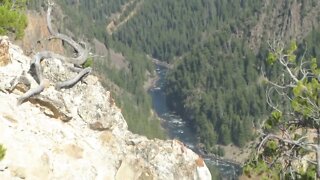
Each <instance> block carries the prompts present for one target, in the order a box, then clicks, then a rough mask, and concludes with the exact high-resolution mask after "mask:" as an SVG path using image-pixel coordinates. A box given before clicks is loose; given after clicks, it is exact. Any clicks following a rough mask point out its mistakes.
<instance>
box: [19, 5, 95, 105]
mask: <svg viewBox="0 0 320 180" xmlns="http://www.w3.org/2000/svg"><path fill="white" fill-rule="evenodd" d="M53 5H54V3H52V2H48V10H47V26H48V30H49V32H50V34H51V36H52V37H50V39H52V38H55V39H61V40H62V41H65V42H67V43H68V44H69V45H71V46H72V47H73V48H74V49H75V50H76V51H77V57H65V56H63V55H60V54H57V53H54V52H52V51H42V52H38V53H36V54H35V56H34V57H33V61H32V63H31V66H30V72H34V74H33V75H34V78H35V80H36V81H37V83H38V84H39V86H38V87H36V88H34V89H30V90H29V91H27V92H26V93H25V94H24V95H22V96H21V97H20V98H18V104H21V103H23V102H24V101H26V100H27V99H28V98H29V97H32V96H34V95H37V94H40V93H41V92H42V91H43V90H44V89H45V87H46V84H48V82H47V80H45V79H43V74H42V73H43V72H42V67H41V61H42V60H44V59H49V58H55V59H60V60H61V61H63V62H68V63H72V64H74V65H76V66H81V65H82V64H84V63H85V61H86V60H87V58H88V55H89V52H90V48H88V47H87V46H86V44H85V43H84V42H81V44H83V46H81V44H80V43H77V42H75V41H74V40H73V39H72V38H71V37H69V36H67V35H64V34H61V33H58V32H55V31H54V30H53V28H52V24H51V21H52V20H51V12H52V7H53ZM77 71H78V72H79V74H78V75H77V76H75V77H74V78H72V79H70V80H66V81H63V82H58V83H56V85H55V87H56V89H61V88H69V87H71V86H73V85H75V84H76V83H77V82H79V81H80V80H81V79H82V78H83V77H84V76H85V75H87V74H88V73H90V72H91V68H85V69H81V70H79V69H77Z"/></svg>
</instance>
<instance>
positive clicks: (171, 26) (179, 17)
mask: <svg viewBox="0 0 320 180" xmlns="http://www.w3.org/2000/svg"><path fill="white" fill-rule="evenodd" d="M262 5H263V3H262V2H260V1H254V0H249V1H245V2H243V1H234V2H232V3H230V2H228V1H225V0H198V1H197V0H180V1H172V0H161V1H159V0H149V1H144V3H143V5H142V6H141V8H140V11H138V12H137V14H136V16H135V17H133V18H132V19H131V20H130V21H128V22H127V23H126V24H124V25H123V26H121V27H120V29H119V30H118V31H117V32H116V33H114V35H113V39H114V40H116V41H120V42H122V43H124V44H125V45H127V46H130V47H133V48H137V49H138V50H141V51H143V52H145V53H146V54H150V55H152V56H153V57H155V58H157V59H160V60H163V61H168V62H172V60H173V59H174V57H180V56H181V55H184V54H185V53H186V52H189V51H191V50H192V49H193V48H194V47H195V45H198V44H202V43H203V42H205V41H206V40H207V39H208V38H209V37H214V36H216V32H219V33H221V34H224V35H225V36H229V35H230V34H231V33H236V32H237V31H238V30H240V29H241V30H244V34H247V33H249V31H248V29H246V26H247V25H248V24H249V23H251V21H250V20H253V21H254V20H255V18H254V16H253V14H254V13H255V11H256V9H259V8H260V7H261V6H262ZM241 30H240V31H241ZM229 37H230V36H229ZM219 42H221V43H223V41H218V42H217V43H219Z"/></svg>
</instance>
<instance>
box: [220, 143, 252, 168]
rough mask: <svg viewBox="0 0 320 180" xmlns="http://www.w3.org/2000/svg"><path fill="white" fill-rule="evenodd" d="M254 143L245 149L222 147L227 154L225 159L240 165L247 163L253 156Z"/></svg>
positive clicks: (232, 146) (231, 146)
mask: <svg viewBox="0 0 320 180" xmlns="http://www.w3.org/2000/svg"><path fill="white" fill-rule="evenodd" d="M252 145H253V142H249V143H248V144H247V145H246V146H245V147H243V148H239V147H237V146H235V145H227V146H220V147H221V148H222V149H223V150H224V152H225V154H224V158H226V159H230V160H232V161H235V162H237V163H239V164H243V163H245V161H247V160H248V158H249V157H250V155H251V154H252Z"/></svg>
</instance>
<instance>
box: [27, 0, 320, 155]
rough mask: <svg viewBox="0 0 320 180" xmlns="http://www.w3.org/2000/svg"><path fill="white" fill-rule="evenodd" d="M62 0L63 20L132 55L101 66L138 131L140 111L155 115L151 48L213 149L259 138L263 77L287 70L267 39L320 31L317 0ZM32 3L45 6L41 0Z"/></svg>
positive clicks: (181, 106)
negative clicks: (275, 65) (271, 62)
mask: <svg viewBox="0 0 320 180" xmlns="http://www.w3.org/2000/svg"><path fill="white" fill-rule="evenodd" d="M57 3H58V4H59V5H61V9H62V10H63V11H62V12H63V14H64V16H63V17H64V18H63V23H62V25H61V26H65V27H66V28H67V29H70V30H71V31H72V32H75V34H80V35H81V34H84V35H85V36H86V37H87V38H89V39H90V38H93V37H96V38H98V39H99V40H100V41H101V42H103V43H104V44H105V45H106V46H107V47H109V48H114V49H116V50H117V51H119V52H122V54H123V55H124V56H125V57H126V60H127V61H128V66H127V67H125V68H123V69H120V70H119V69H113V68H111V67H110V64H108V63H106V62H104V63H102V64H101V63H100V64H99V63H97V64H96V65H98V67H99V68H98V69H99V70H100V72H101V74H102V76H104V77H105V78H106V79H109V80H111V81H112V82H113V83H114V84H115V85H116V86H117V87H120V89H124V91H114V94H116V95H117V97H118V98H117V99H118V103H119V104H121V106H122V108H124V114H125V115H126V116H127V117H126V119H129V121H130V120H132V121H131V122H132V123H130V122H129V126H130V124H131V127H133V126H136V129H137V130H136V131H138V132H140V131H141V132H142V131H144V130H143V129H142V130H141V129H140V128H139V127H138V125H137V123H134V122H136V120H138V119H139V120H140V119H144V118H143V117H142V115H141V114H145V113H148V114H149V115H150V117H151V114H150V111H149V110H150V108H151V103H150V97H148V96H147V94H146V92H145V90H143V89H142V86H143V81H145V80H146V74H148V73H147V72H149V73H152V71H153V70H152V65H151V64H150V62H149V61H148V60H147V59H146V58H145V55H146V54H147V55H151V56H152V57H154V58H157V59H160V60H163V61H167V62H169V63H171V64H174V68H173V69H172V70H171V71H170V72H169V74H168V76H167V85H166V93H167V96H168V99H169V105H170V107H171V108H173V110H175V111H177V112H178V113H179V114H181V115H183V116H184V118H185V119H188V120H189V121H190V122H191V124H192V125H193V127H194V130H195V132H196V133H197V135H198V136H199V137H200V141H201V142H202V143H203V144H204V145H205V146H206V148H207V150H213V149H214V148H213V147H214V145H215V144H216V143H220V144H230V143H234V144H236V145H238V146H243V145H244V144H245V143H246V142H247V141H249V140H250V139H252V138H253V137H254V136H253V135H254V130H255V128H256V127H258V126H259V122H260V120H261V119H263V118H265V117H266V115H267V114H268V112H269V109H268V106H267V105H266V100H265V85H264V77H263V76H264V75H267V76H268V77H269V78H270V79H272V78H276V77H277V76H278V75H279V74H280V71H279V69H276V70H274V69H272V70H271V69H270V67H269V66H268V65H266V63H265V59H266V57H267V53H268V48H269V47H268V44H267V43H268V40H272V39H274V38H277V39H278V38H279V39H281V40H282V41H283V42H287V43H288V42H290V41H298V42H302V40H303V38H304V37H306V36H307V35H308V34H309V32H311V31H313V33H316V32H318V30H317V27H318V24H319V20H320V18H319V17H320V16H319V9H320V3H319V2H318V1H316V0H303V1H302V0H293V1H291V0H280V1H273V0H266V1H255V0H241V1H231V0H181V1H172V0H162V1H158V0H149V1H142V0H141V1H139V0H135V1H129V0H122V1H116V0H106V1H102V0H93V1H88V0H78V1H76V0H62V1H59V2H57ZM29 4H30V6H32V7H36V8H41V6H42V7H45V3H44V2H43V1H38V0H35V1H30V2H29ZM41 4H42V5H41ZM128 17H130V18H128ZM110 26H111V27H110ZM62 30H63V29H62ZM107 32H108V33H107ZM306 41H307V42H312V41H315V40H314V39H310V38H309V39H308V40H306ZM313 51H314V54H315V53H316V49H314V50H313ZM142 54H144V55H142ZM108 58H111V57H108ZM100 62H102V61H100ZM111 84H112V83H111ZM107 86H109V87H111V85H110V83H109V85H107ZM120 92H125V93H124V94H123V93H120ZM128 100H130V102H131V105H132V104H133V106H130V105H128V104H130V103H129V102H128ZM125 106H130V107H125ZM145 108H147V109H145ZM147 119H149V118H147ZM142 122H149V121H147V120H146V119H145V120H144V121H142ZM142 124H143V123H142ZM139 129H140V130H139ZM151 129H152V128H151Z"/></svg>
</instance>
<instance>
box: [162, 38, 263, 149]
mask: <svg viewBox="0 0 320 180" xmlns="http://www.w3.org/2000/svg"><path fill="white" fill-rule="evenodd" d="M215 38H216V39H210V40H209V41H208V42H207V43H205V44H204V45H202V46H199V47H197V48H195V49H194V50H193V51H192V52H191V53H189V54H187V55H185V56H184V58H183V59H182V60H181V61H180V62H178V63H177V64H176V66H175V67H174V69H173V70H172V71H171V72H170V73H169V74H168V76H167V86H166V89H165V91H166V93H167V97H168V103H169V106H170V107H171V108H174V109H175V110H176V111H177V112H179V113H180V114H181V115H182V116H183V118H184V119H188V120H190V121H191V122H192V124H193V126H194V127H195V130H196V132H197V135H198V136H199V137H200V141H201V142H202V143H204V144H205V146H206V147H207V149H210V147H212V146H214V145H215V144H216V143H221V144H226V145H227V144H229V143H234V144H236V145H238V146H243V145H244V144H245V143H246V142H247V141H248V140H250V139H251V137H252V129H253V128H252V124H253V123H257V122H258V121H259V118H261V117H262V116H263V115H264V114H266V112H267V107H266V103H265V95H264V87H263V86H262V85H261V84H258V83H257V78H258V74H259V72H257V70H256V69H255V66H256V64H259V63H260V61H258V60H257V59H256V57H255V56H254V55H253V53H252V52H251V51H250V50H248V49H247V48H246V46H245V44H244V42H243V41H240V40H231V41H229V45H230V46H231V47H233V50H228V49H225V48H224V46H228V45H227V44H224V45H221V44H220V42H226V43H227V40H226V37H225V35H219V34H217V35H216V36H215ZM239 57H243V58H239Z"/></svg>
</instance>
